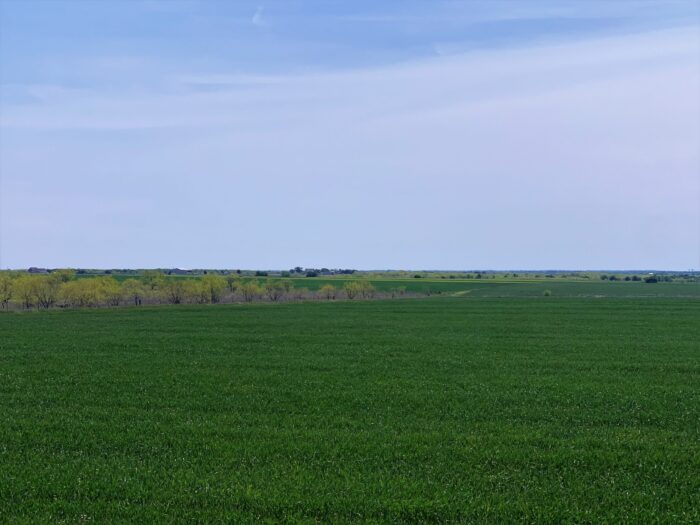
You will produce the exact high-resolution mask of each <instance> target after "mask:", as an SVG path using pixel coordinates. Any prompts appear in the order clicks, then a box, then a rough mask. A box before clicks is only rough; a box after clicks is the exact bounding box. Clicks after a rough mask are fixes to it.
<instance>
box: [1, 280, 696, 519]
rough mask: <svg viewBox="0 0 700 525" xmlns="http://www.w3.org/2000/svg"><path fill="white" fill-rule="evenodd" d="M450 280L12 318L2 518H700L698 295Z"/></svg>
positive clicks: (5, 321) (6, 333)
mask: <svg viewBox="0 0 700 525" xmlns="http://www.w3.org/2000/svg"><path fill="white" fill-rule="evenodd" d="M307 281H313V280H312V279H307ZM315 281H320V280H315ZM416 281H418V280H416ZM425 284H426V283H421V285H425ZM438 284H439V283H438ZM457 285H459V286H461V288H454V286H457ZM299 286H301V285H299ZM416 286H418V285H417V284H416ZM441 286H445V287H448V286H453V288H445V289H444V290H442V291H443V292H444V293H443V294H441V295H437V296H433V297H429V298H423V299H415V298H407V299H401V300H382V301H367V302H360V301H344V302H307V303H286V304H250V305H209V306H175V307H167V306H160V307H142V308H114V309H109V308H102V309H91V310H89V309H86V310H63V311H62V310H51V311H42V312H35V311H32V312H11V313H5V314H2V315H0V413H1V414H2V415H1V416H0V417H1V422H2V424H1V425H0V521H1V522H4V523H59V522H70V523H75V522H94V523H109V522H112V523H118V522H125V521H129V522H138V523H154V522H164V523H205V522H206V523H240V522H260V521H265V520H267V521H270V522H280V521H288V522H297V521H302V522H307V521H308V522H314V521H316V522H353V521H354V522H381V523H384V522H394V523H396V522H426V521H430V522H454V521H461V522H477V523H483V522H523V521H525V522H533V523H572V522H577V523H581V522H594V523H601V522H609V523H613V522H615V523H617V522H627V523H650V522H664V523H698V522H700V503H699V501H700V499H699V498H698V494H700V475H698V472H700V288H699V287H698V286H697V285H676V284H666V283H658V284H655V285H647V284H644V283H590V284H586V283H583V284H581V283H578V284H576V283H567V282H561V283H560V282H543V283H525V284H523V283H520V284H518V283H505V284H499V283H496V284H491V283H489V284H485V283H479V282H469V283H455V282H450V281H447V282H445V283H444V284H442V285H441ZM509 287H510V288H509ZM544 289H549V290H551V291H552V295H551V297H543V296H542V291H543V290H544Z"/></svg>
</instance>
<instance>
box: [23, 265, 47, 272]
mask: <svg viewBox="0 0 700 525" xmlns="http://www.w3.org/2000/svg"><path fill="white" fill-rule="evenodd" d="M27 273H49V271H48V270H47V269H46V268H37V267H36V266H32V267H31V268H29V269H28V270H27Z"/></svg>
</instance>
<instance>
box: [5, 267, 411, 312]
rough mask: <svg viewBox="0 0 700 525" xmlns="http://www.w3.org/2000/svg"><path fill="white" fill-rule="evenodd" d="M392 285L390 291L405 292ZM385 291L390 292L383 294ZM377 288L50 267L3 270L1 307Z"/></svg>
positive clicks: (360, 294)
mask: <svg viewBox="0 0 700 525" xmlns="http://www.w3.org/2000/svg"><path fill="white" fill-rule="evenodd" d="M404 291H405V289H404V290H402V291H398V290H391V291H390V293H389V294H388V295H390V296H391V297H395V296H396V295H403V293H404ZM385 295H387V294H385ZM376 296H377V290H376V289H375V288H374V286H373V285H372V284H371V283H370V282H369V281H367V280H364V279H354V280H351V281H348V282H346V283H344V285H343V286H341V287H336V286H334V285H332V284H324V285H323V286H321V288H320V289H319V290H317V291H311V290H309V289H308V288H305V287H301V288H295V286H294V283H293V282H292V281H291V280H287V279H274V278H268V279H266V280H265V281H262V282H261V280H259V279H254V278H242V277H241V276H240V275H239V274H237V273H229V274H228V275H225V276H224V275H219V274H215V273H207V274H205V275H201V276H187V277H184V276H177V277H176V276H172V275H166V274H164V273H163V272H161V271H156V270H150V271H144V272H143V273H142V274H141V275H140V276H136V277H129V278H127V279H124V280H123V281H119V280H117V279H115V278H114V277H112V276H111V275H102V276H95V277H92V276H90V277H87V276H86V277H80V276H78V275H77V274H76V272H75V271H73V270H54V271H51V272H47V273H28V272H21V273H19V272H0V307H1V308H2V309H8V308H9V307H10V306H11V305H14V306H15V307H19V308H24V309H29V308H41V309H45V308H52V307H81V308H82V307H98V306H104V307H107V306H120V305H132V306H139V305H142V304H216V303H221V302H229V303H230V302H247V303H250V302H253V301H269V302H278V301H283V300H305V299H309V300H310V299H324V300H335V299H349V300H353V299H372V298H374V297H376Z"/></svg>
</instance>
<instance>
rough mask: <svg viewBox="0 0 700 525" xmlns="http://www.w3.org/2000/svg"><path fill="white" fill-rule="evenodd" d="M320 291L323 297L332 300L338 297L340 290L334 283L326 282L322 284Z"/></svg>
mask: <svg viewBox="0 0 700 525" xmlns="http://www.w3.org/2000/svg"><path fill="white" fill-rule="evenodd" d="M318 293H319V295H320V296H321V297H323V298H324V299H328V300H329V301H330V300H331V299H335V298H336V295H337V294H338V290H337V289H336V287H335V286H333V285H332V284H324V285H323V286H321V288H319V290H318Z"/></svg>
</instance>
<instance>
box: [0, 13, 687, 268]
mask: <svg viewBox="0 0 700 525" xmlns="http://www.w3.org/2000/svg"><path fill="white" fill-rule="evenodd" d="M28 266H42V267H79V268H129V267H131V268H147V267H180V268H244V269H287V268H290V267H293V266H303V267H329V268H335V267H342V268H357V269H414V270H419V269H426V270H427V269H441V270H470V269H472V270H473V269H482V270H485V269H502V270H505V269H519V270H527V269H532V270H535V269H580V270H584V269H607V270H616V269H617V270H623V269H658V270H664V269H665V270H688V269H700V4H698V3H697V2H695V1H672V0H671V1H641V0H616V1H609V2H606V1H602V0H592V1H583V0H580V1H579V0H569V1H544V0H532V1H527V2H525V1H522V0H512V1H511V0H496V1H476V0H475V1H461V2H460V1H452V0H450V1H443V0H436V1H432V0H431V1H422V2H415V1H388V0H374V1H353V2H341V1H328V0H324V1H301V0H299V1H293V0H292V1H279V2H271V1H259V2H246V1H237V2H227V1H223V0H220V1H206V0H201V1H200V0H198V1H188V0H168V1H166V0H124V1H110V0H100V1H97V0H78V1H72V2H65V1H61V0H43V1H32V0H0V267H2V268H25V267H28Z"/></svg>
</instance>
